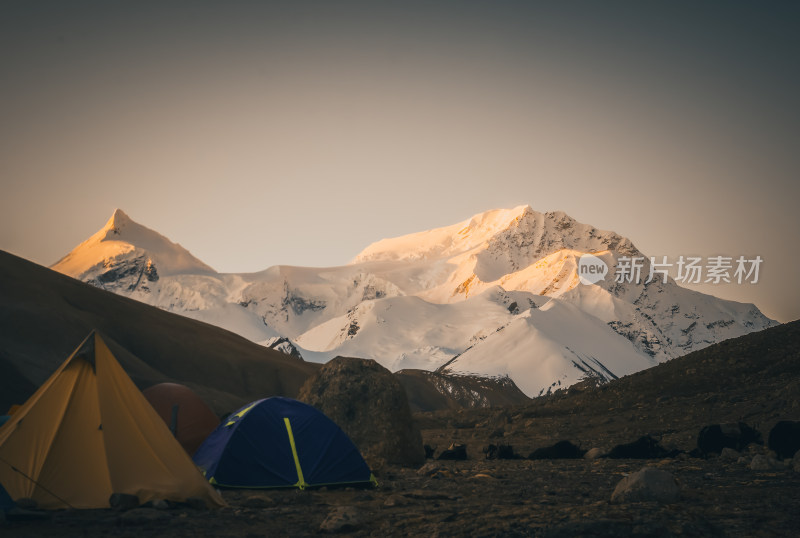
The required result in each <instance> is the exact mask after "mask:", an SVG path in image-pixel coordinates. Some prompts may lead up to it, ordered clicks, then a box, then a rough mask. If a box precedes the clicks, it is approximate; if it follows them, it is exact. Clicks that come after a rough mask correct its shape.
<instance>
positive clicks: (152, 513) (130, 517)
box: [119, 508, 170, 525]
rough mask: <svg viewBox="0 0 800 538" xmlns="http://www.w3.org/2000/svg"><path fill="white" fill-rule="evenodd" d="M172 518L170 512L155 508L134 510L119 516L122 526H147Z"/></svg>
mask: <svg viewBox="0 0 800 538" xmlns="http://www.w3.org/2000/svg"><path fill="white" fill-rule="evenodd" d="M169 518H170V515H169V513H168V512H164V511H162V510H156V509H155V508H134V509H132V510H128V511H127V512H125V513H124V514H122V515H121V516H119V522H120V524H121V525H146V524H148V523H157V522H162V521H166V520H168V519H169Z"/></svg>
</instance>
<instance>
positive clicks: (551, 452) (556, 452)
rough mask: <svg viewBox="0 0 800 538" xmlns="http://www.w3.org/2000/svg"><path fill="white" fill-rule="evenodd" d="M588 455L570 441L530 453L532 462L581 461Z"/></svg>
mask: <svg viewBox="0 0 800 538" xmlns="http://www.w3.org/2000/svg"><path fill="white" fill-rule="evenodd" d="M585 453H586V451H585V450H581V448H580V447H578V446H576V445H573V444H572V443H571V442H570V441H559V442H557V443H556V444H554V445H553V446H547V447H542V448H537V449H536V450H534V451H533V452H531V453H530V455H529V456H528V459H531V460H559V459H580V458H582V457H583V455H584V454H585Z"/></svg>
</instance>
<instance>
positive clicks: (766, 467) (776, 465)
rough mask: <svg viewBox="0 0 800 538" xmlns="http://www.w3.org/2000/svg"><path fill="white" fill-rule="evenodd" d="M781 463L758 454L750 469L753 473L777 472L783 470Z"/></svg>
mask: <svg viewBox="0 0 800 538" xmlns="http://www.w3.org/2000/svg"><path fill="white" fill-rule="evenodd" d="M783 467H784V466H783V465H782V464H781V462H779V461H778V460H776V459H775V458H772V457H770V456H765V455H763V454H756V455H755V456H753V461H751V462H750V469H751V470H753V471H776V470H778V469H783Z"/></svg>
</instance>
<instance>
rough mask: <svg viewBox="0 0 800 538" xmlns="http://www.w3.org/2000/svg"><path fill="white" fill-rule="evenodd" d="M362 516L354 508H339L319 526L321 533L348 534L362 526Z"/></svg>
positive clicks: (332, 511)
mask: <svg viewBox="0 0 800 538" xmlns="http://www.w3.org/2000/svg"><path fill="white" fill-rule="evenodd" d="M361 523H362V522H361V516H360V514H359V513H358V510H356V509H355V508H353V507H352V506H337V507H335V508H334V509H333V510H331V511H330V512H329V513H328V517H326V518H325V521H323V522H322V524H321V525H320V526H319V530H320V531H321V532H348V531H354V530H357V529H358V528H359V527H360V526H361Z"/></svg>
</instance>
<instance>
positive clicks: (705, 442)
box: [697, 422, 763, 455]
mask: <svg viewBox="0 0 800 538" xmlns="http://www.w3.org/2000/svg"><path fill="white" fill-rule="evenodd" d="M762 442H763V437H762V436H761V433H760V432H759V431H758V430H756V429H755V428H751V427H750V426H748V425H747V424H745V423H744V422H738V423H732V424H711V425H709V426H704V427H703V428H702V429H701V430H700V433H699V434H698V436H697V448H698V449H699V450H700V452H701V453H703V454H704V455H708V454H719V453H721V452H722V449H723V448H725V447H728V448H733V449H734V450H738V451H741V450H743V449H744V448H745V447H747V445H749V444H750V443H757V444H761V443H762Z"/></svg>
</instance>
